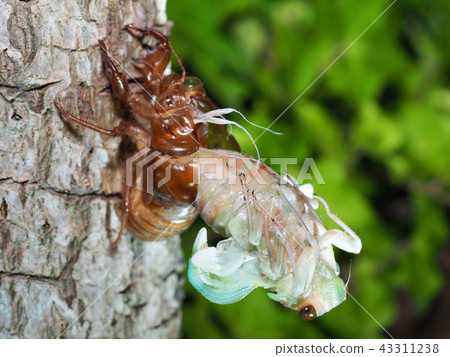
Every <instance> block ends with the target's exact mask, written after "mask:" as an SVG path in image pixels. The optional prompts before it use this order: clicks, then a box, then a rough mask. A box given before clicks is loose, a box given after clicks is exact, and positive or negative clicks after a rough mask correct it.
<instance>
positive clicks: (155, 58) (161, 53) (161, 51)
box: [125, 25, 186, 82]
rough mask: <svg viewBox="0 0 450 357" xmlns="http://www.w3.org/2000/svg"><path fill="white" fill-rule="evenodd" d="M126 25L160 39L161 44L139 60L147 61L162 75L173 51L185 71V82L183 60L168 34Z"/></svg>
mask: <svg viewBox="0 0 450 357" xmlns="http://www.w3.org/2000/svg"><path fill="white" fill-rule="evenodd" d="M125 27H126V28H127V29H129V30H133V31H138V32H140V33H142V34H144V35H151V36H153V37H154V38H156V39H158V40H159V41H160V44H159V46H158V47H157V49H156V50H155V51H153V52H150V53H149V54H148V55H147V56H145V57H144V58H142V59H141V60H138V62H142V63H145V64H147V65H148V66H149V67H152V68H153V69H154V71H155V72H154V73H153V74H154V75H157V76H160V75H162V74H163V72H164V70H165V69H166V67H167V65H168V64H169V61H170V52H172V53H173V55H174V56H175V58H176V59H177V62H178V64H179V65H180V68H181V71H182V73H183V74H182V78H183V82H184V79H185V78H186V70H185V68H184V66H183V63H181V60H180V58H179V57H178V55H177V53H176V52H175V51H174V50H173V48H172V46H171V45H170V42H169V40H168V39H167V37H166V36H164V35H163V34H162V33H161V32H159V31H157V30H153V29H141V28H139V27H136V26H133V25H126V26H125Z"/></svg>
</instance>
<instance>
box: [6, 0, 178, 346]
mask: <svg viewBox="0 0 450 357" xmlns="http://www.w3.org/2000/svg"><path fill="white" fill-rule="evenodd" d="M127 23H132V24H135V25H137V26H141V27H145V26H154V27H156V28H158V29H160V30H162V31H163V32H164V31H165V30H166V16H165V0H163V1H158V0H120V1H119V0H31V1H17V0H0V118H1V120H0V238H1V244H0V284H1V285H0V337H2V338H10V337H18V338H55V337H58V336H59V335H60V334H61V333H62V332H63V331H64V330H65V329H66V328H67V327H69V325H70V324H72V322H73V321H74V320H76V319H77V318H78V317H79V316H80V314H82V313H83V312H84V311H85V310H86V309H87V310H86V311H85V313H84V314H83V315H81V317H80V318H79V319H78V320H77V321H76V322H75V323H73V325H72V326H71V327H70V328H69V329H68V330H67V332H65V334H64V335H63V336H62V337H66V338H85V337H86V338H97V337H98V338H110V337H123V338H133V337H161V338H162V337H177V336H178V334H179V326H180V320H181V310H180V307H181V299H182V280H183V279H182V277H181V272H182V270H183V268H184V263H183V257H182V252H181V249H180V245H179V238H174V239H169V240H167V241H162V242H155V243H154V244H153V243H152V242H140V241H136V240H134V239H133V238H132V237H131V236H130V235H129V234H128V233H126V234H125V235H124V237H123V240H122V242H121V244H120V246H119V250H118V252H117V254H116V255H112V254H111V253H110V251H109V241H110V240H113V239H115V237H116V235H117V233H118V229H119V226H120V222H119V215H118V207H119V203H120V185H121V177H120V174H121V170H118V169H117V167H118V163H119V162H120V160H119V158H118V151H119V145H120V141H121V139H119V138H114V139H111V138H105V137H101V136H100V135H99V134H97V133H95V132H93V131H90V130H87V129H84V128H81V127H80V126H77V125H71V124H70V123H66V122H64V121H63V120H62V119H61V117H60V116H59V115H58V113H57V111H56V108H55V107H54V106H53V100H54V99H56V98H59V99H60V102H61V103H62V104H63V106H64V107H65V108H66V109H68V110H70V111H71V112H72V113H73V114H74V115H77V116H80V117H83V118H85V119H87V120H91V121H93V122H96V123H99V124H100V125H102V126H105V127H112V126H113V125H114V124H116V123H117V117H118V116H119V115H123V114H124V113H123V112H121V109H120V106H118V105H117V102H116V101H115V100H113V99H112V96H111V95H110V93H109V91H108V90H105V88H107V87H108V85H109V84H108V82H107V79H106V77H105V76H104V74H103V69H102V64H101V58H100V49H99V47H98V45H97V39H103V40H104V41H105V42H106V44H107V46H108V49H109V51H110V52H111V53H112V55H113V56H114V58H115V59H117V60H118V61H119V63H121V64H122V65H123V66H124V67H125V68H127V69H128V70H131V68H132V65H131V57H133V56H137V54H138V50H139V43H138V41H137V40H136V39H135V38H133V37H132V36H131V35H130V34H129V33H127V32H126V31H124V30H123V26H124V25H125V24H127ZM135 260H137V261H136V262H135V263H134V264H133V262H134V261H135ZM109 286H110V288H109V290H107V291H106V292H104V291H105V290H106V289H107V288H108V287H109Z"/></svg>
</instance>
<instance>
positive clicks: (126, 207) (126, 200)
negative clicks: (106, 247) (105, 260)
mask: <svg viewBox="0 0 450 357" xmlns="http://www.w3.org/2000/svg"><path fill="white" fill-rule="evenodd" d="M130 193H131V187H130V186H128V185H127V186H126V188H125V193H124V195H123V197H122V221H121V224H120V230H119V234H118V235H117V238H116V240H115V241H114V242H112V243H111V251H112V252H113V253H115V252H116V251H117V247H118V245H119V243H120V240H121V238H122V233H123V230H124V229H125V227H126V225H127V221H128V216H129V215H130Z"/></svg>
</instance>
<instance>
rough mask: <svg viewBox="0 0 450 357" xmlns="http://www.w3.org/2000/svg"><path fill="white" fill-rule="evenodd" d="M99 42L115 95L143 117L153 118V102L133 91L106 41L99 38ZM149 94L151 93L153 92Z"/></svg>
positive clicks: (107, 74) (106, 71)
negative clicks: (110, 53) (111, 54)
mask: <svg viewBox="0 0 450 357" xmlns="http://www.w3.org/2000/svg"><path fill="white" fill-rule="evenodd" d="M98 43H99V44H100V47H101V50H102V59H103V63H104V64H105V67H106V70H105V73H106V76H107V77H108V79H109V82H110V83H111V86H112V89H113V92H114V95H115V96H116V97H117V98H118V99H119V100H120V101H122V102H123V103H124V104H125V105H126V106H127V108H128V109H129V110H131V111H132V112H133V113H134V114H136V115H137V116H139V117H141V118H143V119H147V120H151V119H152V118H153V117H154V116H155V109H154V107H153V105H152V103H151V102H150V101H149V100H147V99H146V98H145V97H144V96H143V95H142V94H136V93H133V92H131V90H130V87H129V85H128V81H127V79H126V77H125V75H124V74H122V73H121V72H120V71H119V70H118V69H117V67H116V65H115V64H114V61H113V59H112V58H111V56H110V55H109V53H108V50H107V48H106V45H105V43H104V42H103V41H102V40H99V41H98ZM148 94H149V95H151V93H148Z"/></svg>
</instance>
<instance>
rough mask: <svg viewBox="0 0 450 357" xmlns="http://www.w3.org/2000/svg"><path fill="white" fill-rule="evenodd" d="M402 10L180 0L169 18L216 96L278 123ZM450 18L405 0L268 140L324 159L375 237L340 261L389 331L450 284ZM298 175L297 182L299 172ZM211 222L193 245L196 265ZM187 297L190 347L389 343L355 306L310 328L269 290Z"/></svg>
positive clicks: (341, 203) (335, 186)
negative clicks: (212, 341)
mask: <svg viewBox="0 0 450 357" xmlns="http://www.w3.org/2000/svg"><path fill="white" fill-rule="evenodd" d="M389 4H390V1H386V0H372V1H360V0H338V1H327V0H315V1H307V0H298V1H297V0H292V1H269V0H257V1H256V0H227V1H212V0H190V1H185V0H169V1H168V15H169V18H170V20H173V21H174V24H175V26H174V28H173V31H172V35H171V41H172V45H173V47H174V48H175V49H176V51H177V52H178V54H179V55H180V56H181V58H182V60H183V62H184V63H185V65H186V66H187V69H188V72H189V73H190V74H192V75H196V76H198V77H199V78H200V79H201V80H202V81H203V82H204V83H205V87H206V89H207V91H208V93H209V95H210V96H211V97H212V98H213V100H215V101H216V102H217V103H218V104H219V106H221V107H233V108H236V109H238V110H240V111H242V112H243V113H245V115H246V116H247V118H248V119H250V120H252V121H253V122H255V123H257V124H259V125H264V126H268V125H270V123H271V122H272V121H273V120H274V119H275V118H276V117H278V116H279V115H280V113H282V112H283V111H284V110H285V109H286V108H287V107H288V106H289V105H290V104H291V103H292V101H293V100H294V99H295V98H297V97H298V96H299V95H300V94H301V93H302V92H303V91H305V89H306V88H307V87H308V86H309V85H310V84H311V83H312V82H313V81H314V80H315V79H316V78H317V76H318V75H319V74H320V73H322V72H323V71H324V69H325V68H327V67H328V66H329V65H330V64H331V63H332V62H333V61H334V60H335V59H336V58H337V57H338V56H339V55H340V54H341V53H342V51H344V49H345V48H346V47H347V46H348V45H350V44H351V43H352V41H354V40H355V39H356V38H357V37H358V36H359V35H360V34H361V33H362V32H363V31H364V30H365V29H366V28H367V26H369V25H370V24H371V23H372V21H374V20H375V19H376V18H377V17H378V16H379V15H380V14H381V13H382V12H383V10H385V9H386V7H387V6H388V5H389ZM449 22H450V2H448V1H443V0H442V1H441V0H429V1H420V0H409V1H406V0H399V1H397V2H396V3H395V4H394V5H393V6H392V7H391V8H390V9H389V10H388V11H387V12H386V13H385V14H384V15H383V16H382V17H381V18H380V19H379V20H378V21H377V22H376V23H375V24H374V25H373V26H372V27H371V28H370V29H368V30H367V32H366V33H364V34H363V35H362V36H361V38H360V39H359V40H357V41H356V42H355V43H354V45H353V46H352V47H351V48H350V49H348V51H347V52H346V53H345V54H344V55H342V57H341V58H340V59H339V60H338V61H336V63H335V64H334V65H333V66H331V68H330V69H329V70H328V71H327V72H326V73H325V74H324V75H323V76H322V77H321V78H319V79H318V80H317V82H315V83H314V85H312V86H311V87H310V88H309V89H308V90H307V91H306V92H305V93H304V95H303V96H301V98H300V99H298V101H297V102H296V103H295V104H294V105H293V106H292V107H291V108H290V109H289V110H288V111H287V112H286V113H285V114H284V115H282V116H281V117H280V119H279V120H278V121H277V122H276V123H275V124H274V126H273V127H272V128H271V129H274V130H276V131H280V132H283V133H284V135H283V136H274V135H272V134H270V133H265V134H264V135H263V136H261V138H260V139H258V141H257V144H258V147H259V149H260V151H261V153H262V156H263V157H296V158H297V159H298V162H299V164H300V165H301V163H302V162H303V160H304V158H307V157H312V158H314V159H315V161H316V163H317V165H318V168H319V170H320V172H321V174H322V176H323V178H324V179H325V182H326V184H325V185H317V183H316V182H315V181H314V180H313V181H312V183H313V184H314V186H315V190H316V192H317V193H318V194H319V195H321V196H322V197H324V198H325V199H326V200H327V201H328V203H329V205H330V207H331V209H332V211H333V212H335V213H336V214H338V216H339V217H340V218H341V219H343V220H344V222H346V223H347V224H348V225H349V226H350V227H352V228H353V229H354V230H355V231H356V232H357V233H358V234H359V235H360V237H361V238H362V241H363V250H362V252H361V254H360V255H359V256H355V257H350V255H344V254H339V261H340V262H341V266H342V270H343V275H344V277H345V276H346V274H347V272H348V265H349V260H350V258H352V280H351V284H350V291H351V293H352V294H353V295H354V297H355V298H356V299H357V300H358V301H359V302H360V303H361V305H363V306H364V308H365V309H367V311H368V312H370V314H372V315H373V316H374V317H375V318H376V319H377V320H378V321H379V322H380V324H382V325H383V326H385V327H386V328H391V327H392V326H394V325H395V324H396V321H397V320H398V319H399V311H400V307H401V304H402V302H401V301H400V300H399V299H398V298H397V297H398V294H397V293H398V292H399V291H403V292H406V296H407V299H408V301H409V305H408V306H409V310H408V311H407V313H408V314H409V315H411V316H413V318H414V319H417V320H420V319H421V318H422V317H426V316H427V314H428V313H429V312H430V311H431V309H432V307H433V301H434V300H435V298H436V296H437V295H438V294H439V292H440V291H441V289H442V288H443V285H444V281H445V277H444V273H443V272H442V271H441V270H440V268H439V259H438V256H439V252H440V251H441V250H442V249H443V247H444V246H445V245H446V242H447V241H448V236H449V219H448V218H449V216H448V207H449V203H450V193H449V190H448V188H449V183H450V169H449V168H450V154H449V152H450V150H449V149H450V145H449V143H450V120H449V119H450V116H449V114H450V89H449V81H450V79H449V77H450V61H449V57H450V51H449V48H450V46H449V36H448V34H449V32H448V30H449V28H448V24H449ZM246 126H247V127H248V125H246ZM249 129H250V128H249ZM237 132H238V130H237V129H235V133H236V136H237V139H238V141H239V142H240V143H241V146H242V148H243V150H244V151H247V152H249V153H251V154H253V155H254V149H253V148H252V145H251V142H250V141H249V139H248V138H247V137H246V136H245V135H243V134H242V133H237ZM251 132H252V134H253V135H254V137H257V136H258V135H259V134H260V133H261V130H258V129H256V130H253V129H251ZM300 165H299V166H300ZM274 168H275V169H278V170H279V168H277V167H274ZM289 172H290V173H291V174H292V175H293V176H294V177H297V175H298V173H299V167H294V166H292V167H291V168H290V169H289ZM322 216H324V214H323V212H322ZM201 225H202V223H201V222H198V223H197V224H196V225H194V226H193V227H192V229H190V230H189V231H188V232H187V233H186V234H185V236H184V239H183V242H184V246H185V251H186V256H187V258H188V257H189V256H190V254H191V247H192V243H193V240H194V237H195V235H196V232H197V231H198V229H199V227H200V226H201ZM186 289H187V292H186V294H187V296H186V301H185V306H184V325H183V333H184V336H185V337H188V338H200V337H202V338H221V337H228V338H319V337H340V338H359V337H361V338H376V337H382V336H385V335H384V334H383V331H382V329H381V328H380V327H379V326H378V325H377V323H376V322H374V320H372V318H371V317H370V316H369V315H368V314H367V313H366V312H365V311H364V310H363V309H362V308H361V307H360V306H358V304H357V303H355V302H354V301H353V300H352V299H351V298H348V299H347V301H346V302H345V303H343V304H342V305H341V306H339V307H337V308H335V309H334V310H332V311H331V312H329V313H327V314H326V315H324V316H323V317H320V318H319V319H316V320H315V321H312V322H305V321H302V320H301V319H300V318H299V317H298V315H297V314H296V313H295V312H294V311H291V310H288V309H286V308H284V307H282V306H281V305H280V304H278V303H276V302H273V301H272V300H270V299H269V298H268V297H267V296H266V292H265V291H264V290H262V289H258V290H257V291H255V292H253V293H252V294H250V296H248V297H247V298H245V299H244V300H243V301H241V302H239V303H236V304H233V305H228V306H220V305H214V304H212V303H210V302H209V301H207V300H205V299H204V298H203V297H201V296H200V294H199V293H197V292H196V291H195V290H194V289H193V288H192V286H191V285H190V284H189V283H187V284H186ZM449 319H450V317H449ZM397 323H398V321H397Z"/></svg>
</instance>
